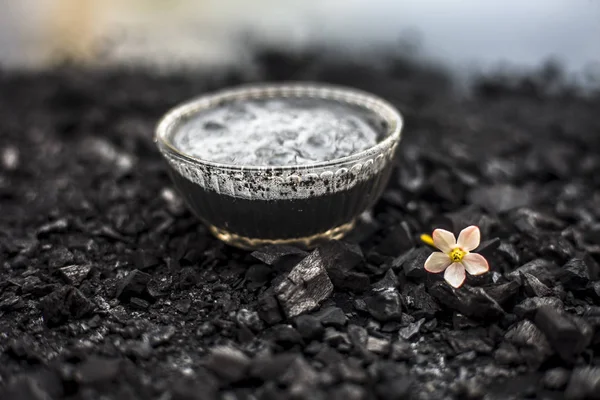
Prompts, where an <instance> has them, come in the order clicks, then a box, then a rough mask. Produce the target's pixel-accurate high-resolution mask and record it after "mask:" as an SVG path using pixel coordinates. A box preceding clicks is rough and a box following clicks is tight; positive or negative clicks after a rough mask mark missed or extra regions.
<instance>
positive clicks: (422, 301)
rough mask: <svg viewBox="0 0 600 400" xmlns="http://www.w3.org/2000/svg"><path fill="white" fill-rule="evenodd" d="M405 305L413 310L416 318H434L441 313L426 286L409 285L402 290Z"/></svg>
mask: <svg viewBox="0 0 600 400" xmlns="http://www.w3.org/2000/svg"><path fill="white" fill-rule="evenodd" d="M402 294H403V295H404V296H403V297H404V304H406V306H407V307H408V308H409V309H410V310H412V312H411V313H410V314H411V315H412V316H414V317H415V318H423V317H425V318H433V317H434V316H435V314H436V313H438V312H439V311H441V307H440V306H439V305H438V303H437V302H436V301H435V300H434V299H433V297H431V295H430V294H429V293H427V291H426V290H425V285H424V284H420V285H414V284H411V283H407V284H406V285H405V286H404V289H403V290H402Z"/></svg>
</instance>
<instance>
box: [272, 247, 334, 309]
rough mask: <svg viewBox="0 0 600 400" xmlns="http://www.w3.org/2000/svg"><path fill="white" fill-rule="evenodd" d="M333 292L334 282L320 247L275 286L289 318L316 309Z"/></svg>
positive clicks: (277, 295) (282, 306)
mask: <svg viewBox="0 0 600 400" xmlns="http://www.w3.org/2000/svg"><path fill="white" fill-rule="evenodd" d="M332 292H333V284H332V283H331V280H330V279H329V276H327V272H326V271H325V265H324V260H323V257H322V256H321V253H320V250H319V249H317V250H315V251H313V252H312V253H311V254H309V255H308V256H307V257H306V258H304V259H303V260H302V261H300V263H298V264H297V265H296V266H295V267H294V268H293V269H292V270H291V271H290V273H289V274H288V275H287V276H286V277H285V279H284V280H283V281H282V282H280V283H279V284H278V285H277V286H276V287H275V295H276V297H277V300H278V301H279V303H280V304H281V308H282V309H283V311H284V312H285V314H286V316H287V317H288V318H293V317H295V316H297V315H300V314H302V313H304V312H307V311H312V310H314V309H315V308H317V307H319V305H320V304H321V303H322V302H323V301H324V300H326V299H327V298H329V296H331V293H332Z"/></svg>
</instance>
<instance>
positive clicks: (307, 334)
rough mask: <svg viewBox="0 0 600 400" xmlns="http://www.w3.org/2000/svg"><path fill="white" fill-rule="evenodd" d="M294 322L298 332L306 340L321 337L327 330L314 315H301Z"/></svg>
mask: <svg viewBox="0 0 600 400" xmlns="http://www.w3.org/2000/svg"><path fill="white" fill-rule="evenodd" d="M294 323H295V325H296V330H297V331H298V333H300V335H301V336H302V338H304V339H306V340H311V339H319V338H320V337H321V336H322V335H323V332H324V331H325V329H324V328H323V325H321V322H320V321H319V319H317V318H316V317H315V316H313V315H307V314H305V315H300V316H299V317H297V318H296V319H295V320H294Z"/></svg>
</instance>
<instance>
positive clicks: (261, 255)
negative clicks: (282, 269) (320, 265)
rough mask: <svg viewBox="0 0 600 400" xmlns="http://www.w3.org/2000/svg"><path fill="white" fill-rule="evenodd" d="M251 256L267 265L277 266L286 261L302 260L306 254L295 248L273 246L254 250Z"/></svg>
mask: <svg viewBox="0 0 600 400" xmlns="http://www.w3.org/2000/svg"><path fill="white" fill-rule="evenodd" d="M251 255H252V257H254V258H256V259H257V260H260V261H262V262H264V263H265V264H267V265H277V264H278V263H280V262H282V261H285V260H286V259H292V260H297V259H300V258H304V257H306V255H307V253H306V251H304V250H301V249H299V248H297V247H293V246H287V245H279V244H275V245H270V246H266V247H263V248H261V249H259V250H256V251H255V252H253V253H252V254H251Z"/></svg>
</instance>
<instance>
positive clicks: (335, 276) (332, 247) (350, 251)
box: [319, 240, 369, 293]
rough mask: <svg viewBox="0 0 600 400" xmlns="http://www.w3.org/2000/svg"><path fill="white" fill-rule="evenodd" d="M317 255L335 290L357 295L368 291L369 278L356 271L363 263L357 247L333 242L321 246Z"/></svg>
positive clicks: (361, 254)
mask: <svg viewBox="0 0 600 400" xmlns="http://www.w3.org/2000/svg"><path fill="white" fill-rule="evenodd" d="M319 253H320V254H321V256H322V258H323V263H324V265H325V269H326V271H327V274H328V275H329V278H330V279H331V282H332V283H333V286H334V287H335V288H337V289H341V290H350V291H353V292H357V293H360V292H364V291H365V290H367V289H368V287H369V276H368V275H367V274H365V273H364V272H360V271H357V270H356V268H357V267H359V266H360V265H362V264H363V263H364V257H363V253H362V251H361V249H360V247H359V246H358V245H356V244H351V243H346V242H340V241H336V240H334V241H331V242H328V243H326V244H324V245H321V246H320V247H319Z"/></svg>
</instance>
